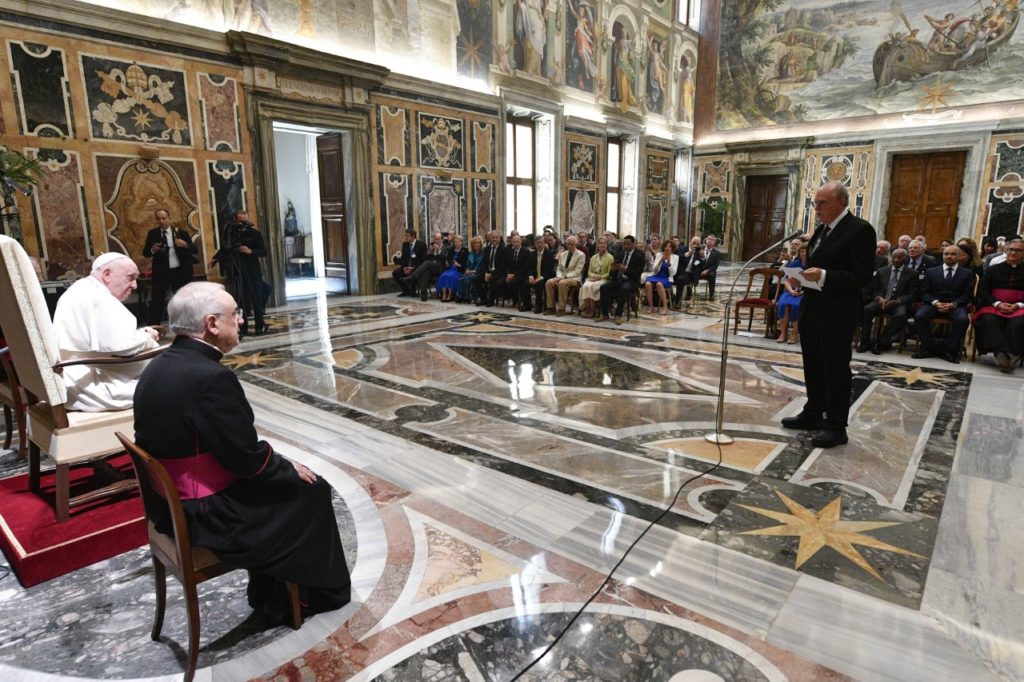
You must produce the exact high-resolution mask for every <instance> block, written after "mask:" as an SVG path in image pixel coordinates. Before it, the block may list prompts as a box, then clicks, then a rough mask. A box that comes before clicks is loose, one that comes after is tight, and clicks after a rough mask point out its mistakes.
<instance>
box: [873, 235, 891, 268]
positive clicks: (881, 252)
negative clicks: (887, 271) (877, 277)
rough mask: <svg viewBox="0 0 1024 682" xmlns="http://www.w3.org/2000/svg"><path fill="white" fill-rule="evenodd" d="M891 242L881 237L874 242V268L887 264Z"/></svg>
mask: <svg viewBox="0 0 1024 682" xmlns="http://www.w3.org/2000/svg"><path fill="white" fill-rule="evenodd" d="M890 246H891V244H889V242H887V241H885V240H884V239H882V240H881V241H879V242H878V243H877V244H875V270H877V269H878V268H883V267H885V266H886V265H888V264H889V248H890Z"/></svg>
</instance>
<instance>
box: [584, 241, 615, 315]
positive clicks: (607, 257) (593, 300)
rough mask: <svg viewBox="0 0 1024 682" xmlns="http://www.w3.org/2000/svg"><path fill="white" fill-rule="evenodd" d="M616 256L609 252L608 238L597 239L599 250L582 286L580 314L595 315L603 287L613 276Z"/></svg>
mask: <svg viewBox="0 0 1024 682" xmlns="http://www.w3.org/2000/svg"><path fill="white" fill-rule="evenodd" d="M614 261H615V258H614V257H613V256H612V254H610V253H608V240H607V239H605V238H604V237H601V238H600V239H598V240H597V251H596V252H595V253H594V255H593V256H591V257H590V265H589V266H588V268H587V276H586V278H585V279H584V281H583V285H582V286H581V287H580V315H581V316H583V317H595V316H596V315H597V304H598V302H599V301H600V300H601V287H602V286H604V283H605V282H607V281H608V277H609V276H611V272H612V263H613V262H614Z"/></svg>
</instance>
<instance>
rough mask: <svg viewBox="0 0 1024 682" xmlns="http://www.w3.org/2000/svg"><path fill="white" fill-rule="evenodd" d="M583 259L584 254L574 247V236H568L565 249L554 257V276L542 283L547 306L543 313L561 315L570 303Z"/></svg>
mask: <svg viewBox="0 0 1024 682" xmlns="http://www.w3.org/2000/svg"><path fill="white" fill-rule="evenodd" d="M585 260H586V256H584V255H583V252H582V251H580V250H579V249H577V248H576V237H573V236H570V237H569V238H568V239H566V240H565V251H563V252H562V253H560V254H558V258H557V259H556V261H557V265H556V266H555V276H554V277H551V278H549V279H548V280H547V281H546V282H545V283H544V289H545V292H544V295H545V297H546V298H545V300H546V303H547V307H546V308H545V309H544V314H545V315H550V314H551V313H555V314H557V315H561V314H562V313H563V311H565V310H566V309H567V308H568V307H569V306H571V305H572V294H573V292H574V291H576V290H577V289H579V287H580V278H581V277H583V262H584V261H585ZM556 294H557V301H556Z"/></svg>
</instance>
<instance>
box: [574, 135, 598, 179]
mask: <svg viewBox="0 0 1024 682" xmlns="http://www.w3.org/2000/svg"><path fill="white" fill-rule="evenodd" d="M568 144H569V180H571V181H573V182H596V181H597V145H596V144H587V143H585V142H573V141H570V142H569V143H568Z"/></svg>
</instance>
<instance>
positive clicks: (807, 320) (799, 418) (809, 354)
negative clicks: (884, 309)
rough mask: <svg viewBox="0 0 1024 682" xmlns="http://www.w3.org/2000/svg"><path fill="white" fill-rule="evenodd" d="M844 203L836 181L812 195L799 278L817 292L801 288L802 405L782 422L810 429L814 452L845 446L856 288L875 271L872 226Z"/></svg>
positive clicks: (858, 303) (789, 426) (847, 199)
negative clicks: (805, 260)
mask: <svg viewBox="0 0 1024 682" xmlns="http://www.w3.org/2000/svg"><path fill="white" fill-rule="evenodd" d="M849 202H850V195H849V192H848V191H847V189H846V187H845V186H843V185H842V184H840V183H837V182H830V183H828V184H827V185H825V186H824V187H822V188H821V189H819V190H818V192H817V193H816V194H815V195H814V212H815V214H816V215H817V218H818V223H819V224H818V228H817V229H816V230H815V232H814V236H813V237H811V241H810V244H809V267H808V268H807V269H805V270H804V272H803V275H804V277H805V278H807V279H808V280H809V281H811V282H816V283H817V284H819V285H820V286H821V289H820V290H816V289H812V288H810V287H805V289H804V300H803V304H802V309H801V311H800V349H801V351H802V353H803V360H804V384H805V386H806V387H807V403H806V404H805V405H804V408H803V411H802V412H801V413H800V414H798V415H796V416H795V417H786V418H785V419H783V420H782V425H783V426H784V427H785V428H787V429H804V430H811V431H815V433H814V435H813V437H812V438H811V442H812V443H813V444H814V446H815V447H819V448H830V447H833V446H835V445H841V444H843V443H845V442H847V436H846V423H847V418H848V417H849V414H850V391H851V388H852V384H853V374H852V372H851V371H850V360H851V359H852V356H853V349H852V347H851V346H852V343H853V332H854V329H855V328H856V325H857V322H858V321H859V320H860V317H861V308H862V303H861V289H863V288H864V286H865V285H866V284H867V283H868V282H869V281H870V279H871V274H872V272H873V270H874V261H875V238H876V235H875V228H873V227H872V226H871V225H870V224H869V223H868V222H866V221H864V220H861V219H860V218H858V217H857V216H855V215H853V214H852V213H850V211H849V208H848V205H849Z"/></svg>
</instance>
